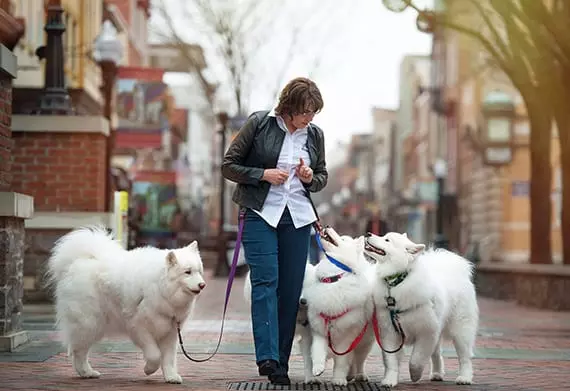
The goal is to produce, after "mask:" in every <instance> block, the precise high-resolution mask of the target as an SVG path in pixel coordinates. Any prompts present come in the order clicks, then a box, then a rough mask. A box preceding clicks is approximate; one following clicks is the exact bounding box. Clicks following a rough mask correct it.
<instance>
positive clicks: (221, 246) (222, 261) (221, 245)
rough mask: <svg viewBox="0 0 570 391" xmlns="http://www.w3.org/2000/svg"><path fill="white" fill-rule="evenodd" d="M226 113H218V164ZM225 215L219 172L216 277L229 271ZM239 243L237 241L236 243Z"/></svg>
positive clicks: (225, 132) (222, 153)
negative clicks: (219, 137) (219, 135)
mask: <svg viewBox="0 0 570 391" xmlns="http://www.w3.org/2000/svg"><path fill="white" fill-rule="evenodd" d="M228 120H229V117H228V113H226V112H221V113H219V114H218V121H219V122H220V125H221V129H220V134H221V136H222V137H221V140H220V165H221V163H222V160H223V158H224V153H225V152H226V138H227V128H228ZM225 215H226V180H225V179H224V177H223V175H221V174H220V219H219V224H218V241H217V242H218V262H217V265H216V272H215V275H216V277H222V276H226V275H227V274H228V272H229V268H228V256H227V247H228V244H227V238H226V232H225V229H224V223H225ZM237 245H239V243H237Z"/></svg>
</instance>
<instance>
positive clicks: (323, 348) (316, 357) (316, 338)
mask: <svg viewBox="0 0 570 391" xmlns="http://www.w3.org/2000/svg"><path fill="white" fill-rule="evenodd" d="M328 349H329V347H328V344H327V340H326V339H325V337H323V336H322V335H318V334H313V344H312V346H311V356H312V357H313V376H321V375H322V374H323V372H324V371H325V365H326V363H327V353H328Z"/></svg>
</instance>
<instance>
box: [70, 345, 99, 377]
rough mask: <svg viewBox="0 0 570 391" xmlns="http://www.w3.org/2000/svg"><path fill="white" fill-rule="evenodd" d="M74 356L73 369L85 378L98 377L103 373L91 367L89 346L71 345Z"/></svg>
mask: <svg viewBox="0 0 570 391" xmlns="http://www.w3.org/2000/svg"><path fill="white" fill-rule="evenodd" d="M70 351H71V355H72V357H73V369H75V372H77V374H78V375H79V376H81V377H82V378H84V379H90V378H97V377H99V376H101V373H99V372H98V371H96V370H94V369H93V368H91V365H90V364H89V359H88V356H89V347H81V348H77V347H70Z"/></svg>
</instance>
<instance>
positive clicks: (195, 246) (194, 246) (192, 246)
mask: <svg viewBox="0 0 570 391" xmlns="http://www.w3.org/2000/svg"><path fill="white" fill-rule="evenodd" d="M186 248H187V249H189V250H192V251H198V242H197V241H196V240H194V241H193V242H192V243H190V244H189V245H188V246H186Z"/></svg>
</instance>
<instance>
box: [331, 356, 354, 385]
mask: <svg viewBox="0 0 570 391" xmlns="http://www.w3.org/2000/svg"><path fill="white" fill-rule="evenodd" d="M352 356H353V354H352V353H348V354H346V355H344V356H336V355H335V356H334V368H333V378H332V384H334V385H335V386H346V385H347V384H348V381H347V377H348V373H349V371H350V364H351V361H352Z"/></svg>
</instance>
